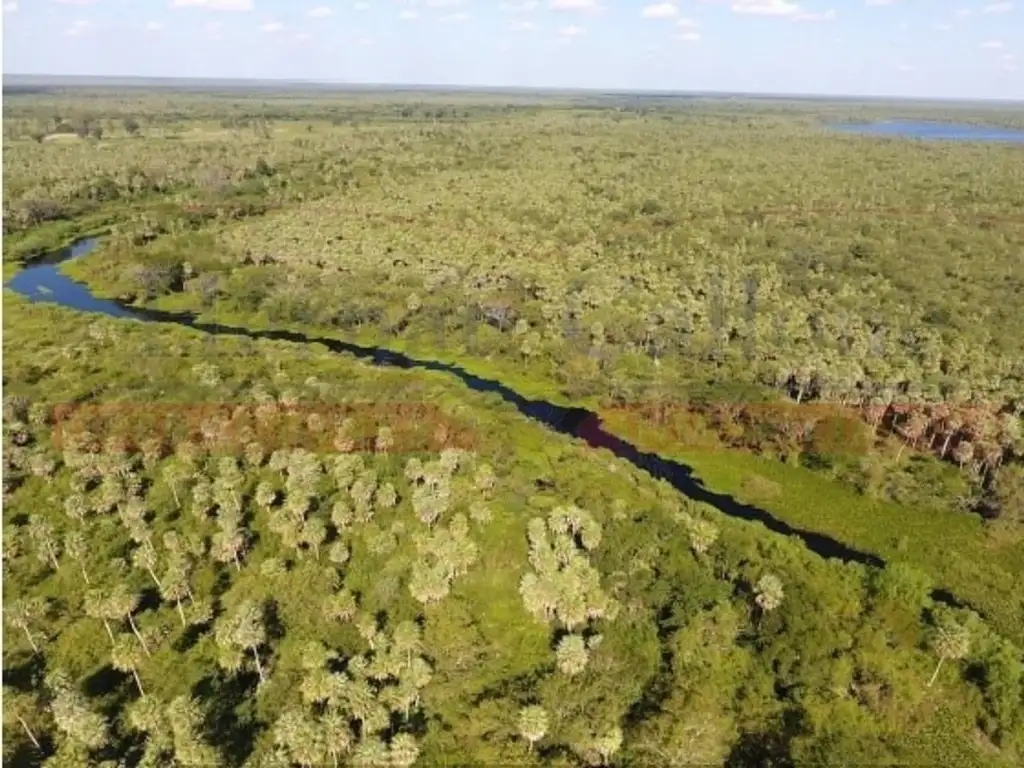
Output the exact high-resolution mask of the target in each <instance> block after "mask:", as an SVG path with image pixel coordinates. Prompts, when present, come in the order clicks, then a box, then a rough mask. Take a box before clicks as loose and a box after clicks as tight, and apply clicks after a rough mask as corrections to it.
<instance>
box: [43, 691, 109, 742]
mask: <svg viewBox="0 0 1024 768" xmlns="http://www.w3.org/2000/svg"><path fill="white" fill-rule="evenodd" d="M51 687H52V688H53V694H54V696H53V700H52V701H51V703H50V709H51V711H52V712H53V719H54V722H55V723H56V725H57V728H58V729H59V730H60V731H61V732H63V733H64V734H65V735H67V737H68V738H69V739H70V740H71V741H73V742H75V743H76V744H78V745H81V746H82V747H84V748H86V749H92V750H97V749H100V748H102V747H103V746H104V745H105V744H106V743H107V721H106V719H104V718H103V717H102V716H101V715H98V714H96V713H95V712H93V711H92V710H90V709H89V706H88V704H87V702H86V699H85V697H84V696H83V695H82V694H81V693H79V692H78V691H77V690H76V689H75V688H74V687H73V685H72V684H71V682H70V679H69V678H67V677H66V676H65V675H62V674H59V673H57V674H54V675H53V676H52V677H51Z"/></svg>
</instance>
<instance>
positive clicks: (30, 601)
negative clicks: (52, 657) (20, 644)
mask: <svg viewBox="0 0 1024 768" xmlns="http://www.w3.org/2000/svg"><path fill="white" fill-rule="evenodd" d="M45 613H46V603H45V602H44V601H43V600H42V599H41V598H38V597H30V598H19V599H18V600H15V601H14V602H13V603H9V604H8V605H7V606H5V607H4V618H5V619H7V621H8V622H10V624H11V625H12V626H14V627H17V628H18V629H20V630H21V631H22V632H24V633H25V637H26V638H28V644H29V645H31V646H32V651H33V652H34V653H39V646H38V645H36V639H35V636H34V635H33V634H32V625H33V624H35V623H36V622H37V621H39V619H41V618H42V617H43V615H44V614H45Z"/></svg>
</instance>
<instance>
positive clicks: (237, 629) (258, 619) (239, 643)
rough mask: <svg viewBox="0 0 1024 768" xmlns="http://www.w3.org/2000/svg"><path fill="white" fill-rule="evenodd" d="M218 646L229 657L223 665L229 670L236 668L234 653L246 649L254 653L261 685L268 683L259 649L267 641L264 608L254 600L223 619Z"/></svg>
mask: <svg viewBox="0 0 1024 768" xmlns="http://www.w3.org/2000/svg"><path fill="white" fill-rule="evenodd" d="M216 640H217V644H218V645H219V646H221V648H222V649H223V650H225V651H226V652H227V653H228V654H229V655H228V656H227V657H225V658H222V663H223V664H224V665H225V666H228V667H229V668H231V667H233V666H235V662H234V656H233V651H235V650H236V649H245V650H248V651H249V652H251V653H252V658H253V662H254V663H255V665H256V671H257V673H258V674H259V676H260V683H263V682H265V681H266V675H265V674H264V670H263V664H262V663H261V662H260V654H259V647H260V646H261V645H263V644H264V643H265V642H266V640H267V630H266V627H265V626H264V623H263V608H262V606H261V605H260V604H258V603H257V602H256V601H254V600H246V601H244V602H243V603H241V604H240V605H239V606H238V608H236V609H235V611H234V613H233V614H232V615H230V616H228V617H225V618H222V619H221V621H220V624H219V625H218V627H217V632H216Z"/></svg>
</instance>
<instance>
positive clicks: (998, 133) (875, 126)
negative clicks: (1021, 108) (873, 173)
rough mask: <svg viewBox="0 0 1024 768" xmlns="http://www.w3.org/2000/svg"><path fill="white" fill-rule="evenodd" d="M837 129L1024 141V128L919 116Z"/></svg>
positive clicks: (836, 128) (904, 135)
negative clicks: (929, 118)
mask: <svg viewBox="0 0 1024 768" xmlns="http://www.w3.org/2000/svg"><path fill="white" fill-rule="evenodd" d="M828 127H829V128H831V129H832V130H834V131H842V132H844V133H859V134H866V135H869V136H888V137H890V138H903V139H942V140H946V141H983V142H1009V143H1012V144H1024V131H1022V130H1013V129H1011V128H992V127H988V126H983V125H958V124H956V123H934V122H927V121H917V120H885V121H882V122H877V123H835V124H832V125H830V126H828Z"/></svg>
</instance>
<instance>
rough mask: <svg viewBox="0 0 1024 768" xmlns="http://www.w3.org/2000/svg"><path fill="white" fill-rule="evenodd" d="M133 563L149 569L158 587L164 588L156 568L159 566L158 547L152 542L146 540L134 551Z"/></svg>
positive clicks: (138, 566)
mask: <svg viewBox="0 0 1024 768" xmlns="http://www.w3.org/2000/svg"><path fill="white" fill-rule="evenodd" d="M132 565H134V566H135V567H136V568H141V569H144V570H145V571H147V572H148V573H149V575H150V578H152V579H153V583H154V584H156V588H157V589H159V590H163V585H161V583H160V579H159V578H157V575H156V571H155V570H154V569H155V568H156V566H157V554H156V549H155V548H154V547H153V545H152V544H151V543H149V542H148V541H144V542H142V544H140V545H139V546H138V547H136V548H135V549H134V550H133V551H132Z"/></svg>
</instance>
